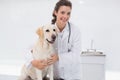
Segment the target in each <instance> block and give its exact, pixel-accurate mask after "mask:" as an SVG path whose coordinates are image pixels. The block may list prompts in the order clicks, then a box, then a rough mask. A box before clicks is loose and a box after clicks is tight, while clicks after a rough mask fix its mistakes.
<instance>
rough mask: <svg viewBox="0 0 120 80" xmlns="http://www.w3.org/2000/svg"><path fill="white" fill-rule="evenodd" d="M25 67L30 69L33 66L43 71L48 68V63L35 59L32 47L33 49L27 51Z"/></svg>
mask: <svg viewBox="0 0 120 80" xmlns="http://www.w3.org/2000/svg"><path fill="white" fill-rule="evenodd" d="M25 66H26V67H27V68H30V67H31V66H34V67H36V68H38V69H40V70H42V69H44V68H45V67H46V66H47V61H45V60H35V59H33V57H32V47H31V48H28V49H27V50H26V51H25Z"/></svg>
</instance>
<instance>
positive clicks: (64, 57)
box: [26, 23, 81, 80]
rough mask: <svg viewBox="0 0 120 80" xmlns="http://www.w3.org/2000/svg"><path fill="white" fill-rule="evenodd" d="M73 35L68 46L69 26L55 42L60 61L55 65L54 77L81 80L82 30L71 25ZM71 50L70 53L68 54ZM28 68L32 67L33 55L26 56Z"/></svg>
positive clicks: (59, 34)
mask: <svg viewBox="0 0 120 80" xmlns="http://www.w3.org/2000/svg"><path fill="white" fill-rule="evenodd" d="M70 28H71V35H70V40H69V44H68V36H69V27H68V24H67V25H66V27H65V28H64V29H63V31H62V32H60V33H58V38H57V40H56V42H55V45H54V47H55V50H56V53H57V54H58V56H59V61H58V62H56V63H55V65H54V77H55V78H63V79H65V80H80V74H81V73H80V72H81V71H80V53H81V38H80V37H81V36H80V30H79V28H77V27H76V26H74V25H73V24H71V23H70ZM68 48H70V52H68ZM26 56H27V59H26V66H27V67H28V68H29V67H30V65H31V64H30V62H31V60H33V58H32V55H31V54H28V55H26Z"/></svg>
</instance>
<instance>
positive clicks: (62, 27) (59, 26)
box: [56, 23, 66, 32]
mask: <svg viewBox="0 0 120 80" xmlns="http://www.w3.org/2000/svg"><path fill="white" fill-rule="evenodd" d="M56 25H57V27H58V29H59V30H60V32H62V31H63V29H64V28H65V25H66V24H65V25H63V24H59V23H56Z"/></svg>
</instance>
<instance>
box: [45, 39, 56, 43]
mask: <svg viewBox="0 0 120 80" xmlns="http://www.w3.org/2000/svg"><path fill="white" fill-rule="evenodd" d="M46 40H47V42H48V43H50V44H53V43H54V42H55V39H53V40H51V41H49V40H48V39H46Z"/></svg>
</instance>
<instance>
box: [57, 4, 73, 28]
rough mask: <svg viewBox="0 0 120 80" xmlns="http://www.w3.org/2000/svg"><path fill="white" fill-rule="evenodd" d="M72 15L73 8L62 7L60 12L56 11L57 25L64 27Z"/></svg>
mask: <svg viewBox="0 0 120 80" xmlns="http://www.w3.org/2000/svg"><path fill="white" fill-rule="evenodd" d="M70 14H71V8H70V7H69V6H61V7H60V8H59V10H58V12H56V11H55V15H56V18H57V20H56V23H58V24H60V25H64V26H65V24H66V23H67V22H68V20H69V18H70Z"/></svg>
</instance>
